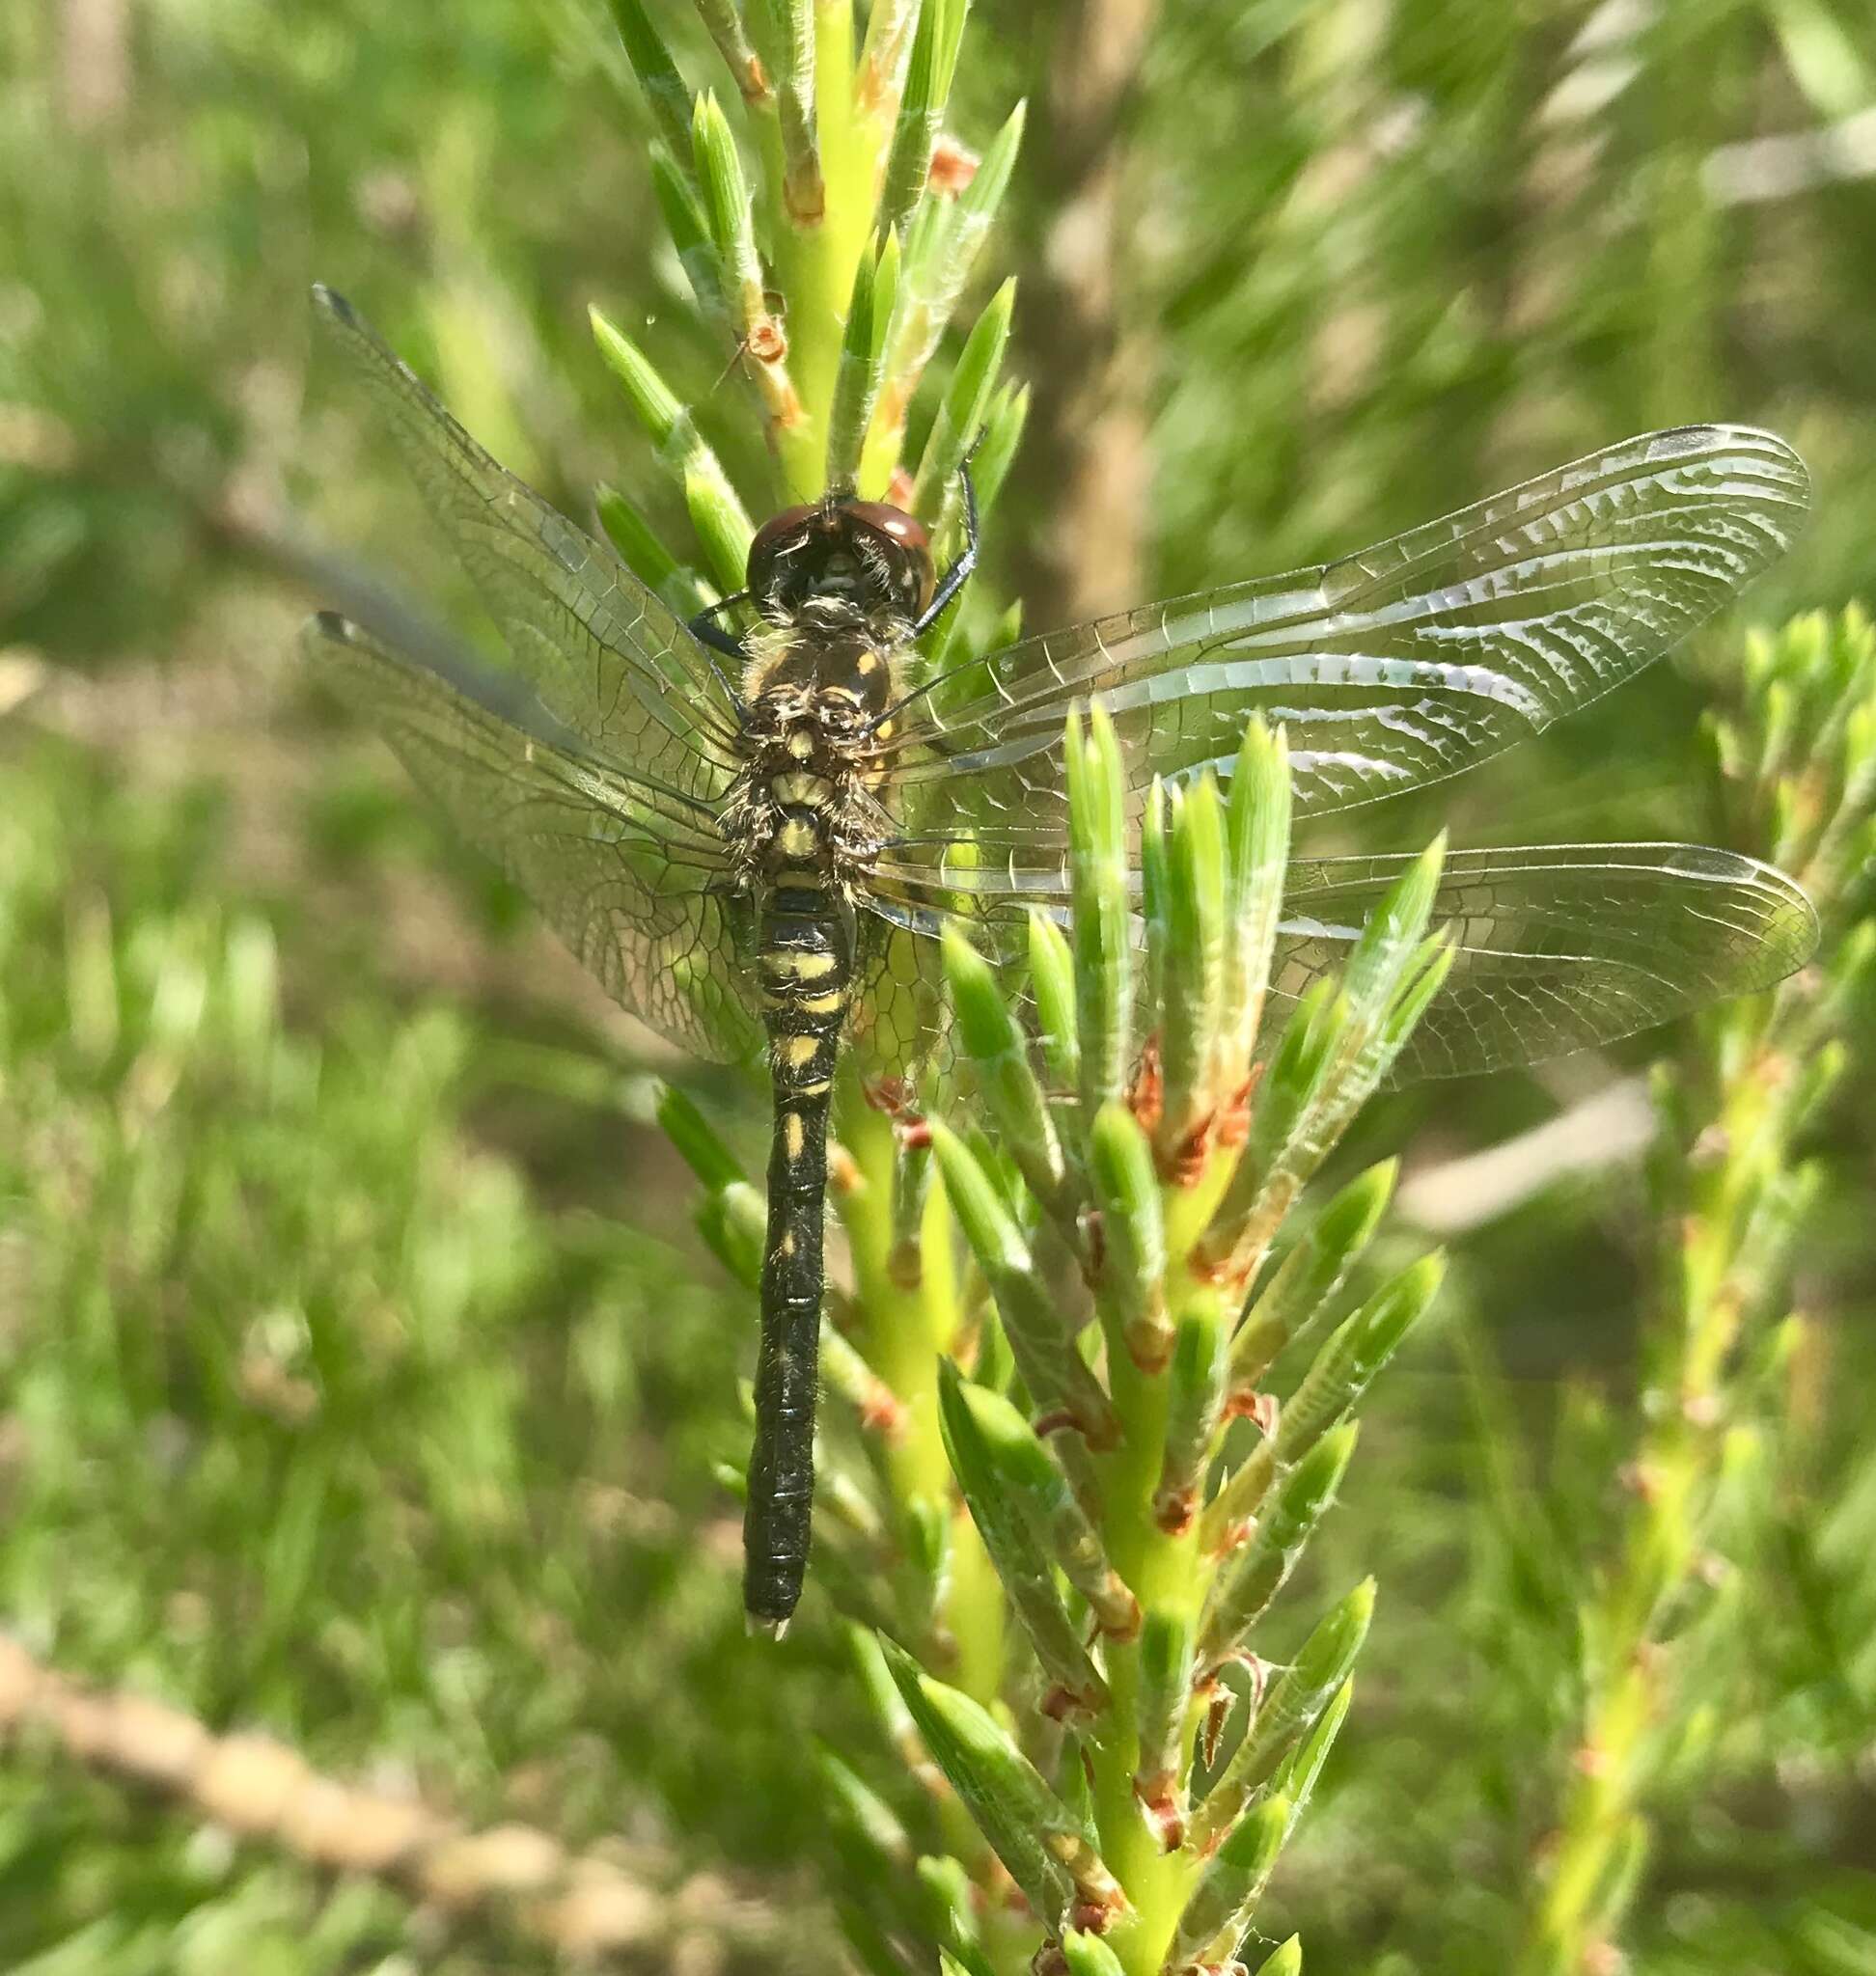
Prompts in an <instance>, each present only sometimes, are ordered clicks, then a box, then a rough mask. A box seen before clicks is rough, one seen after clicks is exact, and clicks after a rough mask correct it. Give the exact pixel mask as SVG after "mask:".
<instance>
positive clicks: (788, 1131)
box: [782, 1111, 808, 1252]
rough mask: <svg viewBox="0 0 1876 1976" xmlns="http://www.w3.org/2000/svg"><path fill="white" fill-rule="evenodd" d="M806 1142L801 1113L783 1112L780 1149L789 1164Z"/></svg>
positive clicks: (793, 1160)
mask: <svg viewBox="0 0 1876 1976" xmlns="http://www.w3.org/2000/svg"><path fill="white" fill-rule="evenodd" d="M807 1143H808V1128H807V1127H806V1126H805V1125H803V1124H802V1122H801V1113H800V1112H799V1111H789V1112H786V1113H785V1114H784V1116H783V1119H782V1150H783V1151H784V1152H785V1153H786V1155H787V1157H788V1161H789V1163H790V1165H792V1164H793V1163H794V1162H795V1161H796V1160H798V1159H800V1158H801V1149H802V1147H803V1146H805V1145H806V1144H807ZM788 1241H789V1242H790V1243H792V1242H793V1241H794V1237H793V1236H792V1235H790V1236H789V1237H788ZM790 1252H792V1251H790Z"/></svg>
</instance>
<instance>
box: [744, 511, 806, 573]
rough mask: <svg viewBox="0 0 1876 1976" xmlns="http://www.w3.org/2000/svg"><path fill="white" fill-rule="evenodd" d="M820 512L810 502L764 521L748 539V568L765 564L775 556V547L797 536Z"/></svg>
mask: <svg viewBox="0 0 1876 1976" xmlns="http://www.w3.org/2000/svg"><path fill="white" fill-rule="evenodd" d="M819 512H820V509H819V508H816V507H815V506H814V504H813V503H812V502H811V503H809V504H807V505H806V506H804V507H801V508H784V509H783V510H782V512H781V513H780V514H778V515H775V516H774V517H773V518H772V519H770V520H768V521H765V522H764V523H763V524H762V525H761V527H760V528H759V529H758V530H757V531H756V533H755V535H753V536H752V537H751V538H750V544H749V567H750V568H751V569H754V568H755V567H756V565H757V563H767V562H768V560H769V559H770V558H771V557H772V556H773V555H774V554H775V550H776V545H777V544H778V543H780V542H782V541H784V540H785V539H786V537H787V536H789V535H798V534H799V533H800V531H801V530H802V529H803V528H804V527H806V525H807V524H808V523H809V522H811V521H813V520H814V517H815V515H817V514H818V513H819Z"/></svg>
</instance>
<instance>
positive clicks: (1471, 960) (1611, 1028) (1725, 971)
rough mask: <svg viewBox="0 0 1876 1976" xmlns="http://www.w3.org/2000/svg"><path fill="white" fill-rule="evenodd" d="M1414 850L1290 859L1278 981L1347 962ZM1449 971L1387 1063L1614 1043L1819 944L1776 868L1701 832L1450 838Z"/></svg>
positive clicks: (1423, 1071)
mask: <svg viewBox="0 0 1876 1976" xmlns="http://www.w3.org/2000/svg"><path fill="white" fill-rule="evenodd" d="M1408 862H1409V861H1408V860H1407V859H1405V858H1325V859H1311V860H1304V861H1299V862H1298V863H1297V864H1293V865H1292V866H1291V868H1290V882H1289V887H1288V891H1287V892H1286V893H1285V898H1284V914H1285V919H1284V923H1283V930H1282V933H1281V935H1280V937H1279V943H1278V950H1277V956H1276V960H1275V962H1274V964H1273V970H1272V976H1273V978H1272V985H1273V987H1274V989H1275V990H1276V992H1277V993H1278V994H1279V995H1280V996H1283V997H1285V998H1288V997H1294V996H1296V995H1299V994H1301V993H1302V992H1303V991H1304V989H1306V988H1307V987H1308V986H1309V984H1310V981H1312V980H1313V979H1315V978H1316V977H1317V976H1318V975H1319V974H1322V973H1324V972H1325V971H1329V970H1339V969H1340V967H1341V966H1342V965H1343V963H1344V962H1345V960H1346V959H1347V956H1348V952H1349V949H1350V948H1351V947H1352V946H1353V945H1354V943H1355V941H1356V939H1357V938H1358V937H1359V936H1360V933H1361V929H1362V925H1363V922H1364V921H1365V920H1366V918H1367V916H1368V914H1369V913H1370V912H1371V911H1372V910H1373V909H1374V907H1375V906H1376V905H1377V904H1379V902H1380V900H1381V898H1382V896H1383V894H1384V893H1385V892H1387V890H1388V888H1389V887H1390V886H1392V885H1393V883H1394V881H1395V880H1396V879H1397V878H1398V877H1399V876H1400V873H1401V871H1402V869H1403V868H1404V867H1405V865H1406V864H1407V863H1408ZM1433 919H1434V921H1435V923H1436V924H1442V923H1443V924H1445V925H1446V926H1447V927H1448V928H1449V930H1450V931H1451V933H1452V936H1453V938H1454V940H1455V942H1456V944H1457V948H1458V951H1457V954H1456V956H1455V958H1454V962H1453V968H1452V973H1451V974H1449V975H1448V979H1447V983H1446V986H1445V988H1444V989H1443V990H1442V992H1441V993H1440V995H1439V997H1438V998H1437V999H1436V1000H1435V1002H1433V1004H1432V1006H1431V1007H1430V1008H1429V1009H1428V1010H1427V1013H1426V1015H1425V1017H1424V1019H1423V1020H1422V1021H1421V1024H1420V1026H1419V1028H1418V1029H1416V1030H1415V1031H1414V1034H1413V1036H1412V1037H1411V1038H1410V1039H1409V1041H1408V1044H1407V1048H1406V1050H1405V1051H1404V1052H1403V1053H1402V1056H1401V1057H1400V1058H1399V1059H1398V1060H1397V1062H1396V1064H1395V1067H1394V1076H1395V1078H1396V1080H1399V1081H1407V1080H1412V1079H1418V1078H1428V1077H1461V1076H1465V1075H1467V1074H1469V1073H1471V1072H1474V1071H1484V1070H1498V1069H1502V1068H1504V1067H1505V1066H1507V1065H1511V1064H1520V1063H1531V1062H1535V1061H1537V1060H1539V1059H1540V1058H1543V1057H1561V1056H1565V1055H1567V1054H1568V1053H1569V1052H1570V1051H1572V1050H1584V1049H1588V1048H1590V1047H1592V1046H1594V1045H1597V1044H1602V1043H1612V1042H1614V1041H1615V1040H1616V1039H1617V1038H1618V1037H1621V1036H1627V1035H1631V1034H1633V1033H1634V1032H1635V1031H1636V1030H1638V1029H1651V1028H1653V1027H1654V1026H1655V1025H1656V1024H1657V1023H1663V1022H1667V1021H1669V1020H1670V1019H1671V1018H1672V1017H1675V1016H1679V1015H1685V1014H1686V1013H1687V1012H1688V1011H1689V1010H1691V1009H1695V1008H1698V1007H1700V1006H1702V1005H1703V1004H1705V1003H1707V1002H1719V1001H1723V1000H1724V999H1725V998H1726V997H1728V996H1732V995H1745V994H1750V993H1752V992H1753V991H1755V990H1757V989H1761V988H1769V987H1771V986H1772V985H1773V984H1774V983H1775V982H1778V981H1781V980H1783V979H1784V977H1785V976H1786V975H1787V974H1791V973H1793V972H1794V971H1795V970H1796V969H1798V968H1800V967H1802V966H1803V965H1804V963H1805V962H1806V961H1807V960H1808V959H1809V957H1810V955H1811V953H1812V951H1813V949H1814V948H1815V947H1816V945H1817V915H1816V914H1815V912H1813V910H1812V908H1811V903H1810V901H1809V899H1807V897H1806V896H1805V894H1804V892H1802V891H1801V890H1800V889H1799V888H1798V887H1797V886H1796V885H1794V884H1793V883H1792V881H1791V880H1790V879H1789V878H1787V877H1786V876H1785V875H1784V873H1783V872H1781V871H1778V870H1775V869H1774V868H1773V867H1772V866H1771V865H1769V864H1760V863H1759V862H1758V861H1757V860H1756V859H1754V858H1747V857H1743V856H1741V855H1740V854H1739V853H1737V852H1734V851H1720V850H1712V849H1708V848H1705V847H1703V846H1699V845H1695V844H1561V845H1542V846H1537V847H1533V848H1531V849H1528V850H1523V849H1520V850H1479V851H1452V852H1449V853H1448V856H1447V861H1446V865H1445V868H1444V870H1443V872H1442V875H1441V882H1440V889H1439V892H1438V895H1437V896H1436V898H1435V900H1434V905H1433Z"/></svg>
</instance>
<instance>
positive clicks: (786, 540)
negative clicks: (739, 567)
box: [748, 494, 932, 624]
mask: <svg viewBox="0 0 1876 1976" xmlns="http://www.w3.org/2000/svg"><path fill="white" fill-rule="evenodd" d="M748 581H749V593H750V595H751V597H752V598H753V599H754V600H755V604H756V608H757V609H758V610H759V612H760V613H761V614H762V616H763V617H766V618H767V619H768V620H769V621H770V623H772V624H773V623H786V622H788V621H791V620H792V619H793V618H794V617H797V616H798V615H799V614H800V613H801V612H802V611H803V610H804V609H805V608H806V607H807V606H808V605H810V604H813V603H816V602H819V603H826V604H833V605H838V606H841V607H842V608H843V609H844V610H845V611H850V612H852V613H854V614H856V615H857V616H858V617H860V618H862V619H864V620H871V619H874V618H878V617H898V618H913V617H917V616H918V615H919V613H920V612H921V611H922V610H923V609H924V605H925V603H926V601H927V600H928V599H929V597H930V595H931V588H932V574H931V537H930V535H928V534H927V533H926V531H925V528H924V524H923V523H922V522H920V521H918V520H916V519H915V518H914V517H913V516H912V515H909V514H907V513H906V512H905V510H904V509H903V508H894V507H892V506H890V505H889V504H888V503H886V502H884V501H860V500H856V499H855V498H854V497H853V496H852V495H850V494H829V495H827V496H825V497H824V498H823V499H821V500H819V501H816V502H813V503H811V504H809V505H807V506H805V507H801V508H785V509H784V510H783V511H782V513H780V514H778V515H777V516H776V517H775V518H774V520H773V521H769V522H765V523H763V525H762V526H761V527H760V528H759V529H758V530H757V532H756V538H755V540H754V541H753V542H751V543H750V545H749V578H748Z"/></svg>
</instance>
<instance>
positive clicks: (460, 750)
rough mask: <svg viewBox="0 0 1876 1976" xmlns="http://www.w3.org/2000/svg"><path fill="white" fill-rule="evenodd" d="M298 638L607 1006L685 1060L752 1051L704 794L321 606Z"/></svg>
mask: <svg viewBox="0 0 1876 1976" xmlns="http://www.w3.org/2000/svg"><path fill="white" fill-rule="evenodd" d="M303 644H304V646H305V649H306V652H307V654H308V656H309V658H310V659H312V660H313V662H314V663H315V664H316V665H317V668H318V671H319V673H320V675H321V676H322V677H323V678H324V679H326V680H327V681H328V682H329V683H330V684H331V685H332V686H333V687H334V688H335V690H336V691H337V692H338V693H339V695H340V697H341V698H342V699H343V700H345V702H346V703H347V704H348V705H349V706H351V707H352V708H353V709H354V710H355V711H356V712H357V713H358V714H360V715H361V716H362V717H363V718H364V719H365V720H367V721H368V722H370V724H371V725H372V726H373V727H376V728H377V729H378V730H379V731H380V732H381V733H382V734H383V735H384V737H385V739H386V740H388V741H389V742H390V744H391V746H392V748H393V749H394V750H395V751H396V753H397V754H398V755H399V757H400V759H401V760H402V762H403V764H404V766H405V767H406V768H407V769H408V770H409V771H410V774H411V775H412V777H413V778H414V779H415V780H416V781H417V782H418V783H419V784H420V785H421V786H422V787H423V788H424V789H425V790H427V791H428V793H429V794H430V795H431V796H433V797H434V798H435V799H436V800H437V801H438V802H439V803H440V804H441V805H442V807H443V809H444V810H446V811H447V812H448V814H449V816H450V818H451V820H452V822H454V823H455V826H456V828H457V829H458V830H459V831H460V832H461V833H462V835H463V836H464V837H467V838H468V839H469V841H470V842H471V843H473V844H475V845H476V846H477V848H478V849H480V850H482V851H483V853H485V854H486V855H487V856H488V857H489V858H490V859H492V860H493V861H494V862H495V863H496V864H499V865H500V866H501V867H502V869H503V870H504V871H505V872H507V873H508V875H509V876H510V878H512V879H513V880H514V882H515V884H517V885H518V886H519V887H520V888H521V890H522V891H523V892H526V893H527V894H528V896H529V897H530V898H531V899H532V900H533V901H534V902H535V904H536V905H537V906H538V908H539V910H540V912H541V914H542V916H543V917H544V918H545V919H546V920H547V922H548V923H549V924H550V925H551V926H552V927H553V929H554V930H555V932H556V933H558V934H559V935H560V937H561V939H562V940H563V941H565V942H566V945H567V947H570V948H571V949H572V951H573V953H574V954H575V955H576V956H577V958H578V959H579V960H580V961H581V963H582V964H583V965H584V966H585V967H586V968H587V969H588V970H589V971H590V972H591V973H592V974H593V975H594V976H595V977H596V978H597V979H598V980H599V982H600V983H601V985H602V986H603V987H604V988H605V989H606V991H607V993H608V994H609V995H611V996H612V998H613V1000H614V1001H615V1002H619V1003H620V1005H621V1007H623V1008H626V1009H629V1010H630V1011H631V1012H632V1013H633V1014H634V1015H636V1016H639V1017H641V1018H642V1019H643V1020H644V1021H645V1022H647V1023H648V1024H649V1025H650V1027H651V1028H652V1029H656V1030H658V1031H659V1033H660V1034H662V1035H664V1036H667V1037H669V1038H670V1040H671V1041H672V1042H674V1043H676V1044H678V1045H680V1046H681V1047H682V1048H684V1049H685V1050H688V1051H690V1052H691V1053H692V1054H693V1055H695V1056H698V1057H711V1058H715V1059H719V1060H723V1059H729V1058H733V1057H744V1056H746V1055H748V1054H749V1053H750V1051H751V1050H753V1048H754V1047H755V1045H756V1043H757V1041H758V1039H759V1034H760V1030H759V1025H758V1023H757V1021H756V1019H755V1017H754V1015H753V1014H752V1013H751V1010H750V1007H749V1004H748V1000H747V993H746V989H745V986H744V972H743V970H742V969H740V968H739V967H738V966H737V962H736V956H737V952H738V949H739V947H740V945H741V944H742V939H743V935H744V932H745V929H744V928H743V927H742V926H741V925H740V923H739V917H740V906H739V902H738V901H737V900H736V899H735V898H734V897H733V896H732V895H731V892H730V891H729V889H728V886H727V879H728V870H727V866H726V863H725V859H724V855H723V853H724V846H723V842H722V839H721V838H720V837H718V836H717V834H716V831H715V826H714V823H713V820H712V818H711V815H710V812H709V810H708V809H707V808H706V807H705V806H704V805H703V804H701V803H699V802H697V801H696V800H695V799H693V798H691V797H688V796H685V795H683V794H682V793H680V792H678V791H676V790H673V789H670V788H667V787H665V786H663V785H661V784H658V783H655V782H649V781H647V780H645V779H643V778H641V777H638V776H635V775H632V774H630V773H629V772H627V771H624V770H621V769H619V768H616V767H614V766H612V765H611V764H609V763H607V762H605V761H604V760H602V759H601V758H599V757H598V756H596V755H593V753H591V752H590V751H589V750H587V749H586V748H585V747H584V745H583V744H582V742H581V740H580V738H579V737H578V736H577V735H576V734H574V733H573V732H571V730H569V729H568V728H567V727H565V725H564V724H562V723H561V722H560V721H558V720H557V719H556V718H555V716H554V715H553V714H552V713H551V712H550V711H548V710H546V709H543V708H540V707H538V705H536V704H535V703H534V702H533V701H532V700H531V698H530V697H529V696H527V695H525V694H524V693H523V692H522V691H521V689H520V688H519V687H518V684H517V683H515V682H512V681H510V679H509V678H508V677H507V676H506V675H502V676H493V675H490V674H488V673H487V672H485V671H484V670H483V669H482V668H480V667H478V666H477V665H476V664H475V663H474V662H473V661H472V660H469V659H467V658H466V657H465V658H464V659H462V660H461V661H460V662H459V663H447V662H445V661H442V660H438V659H423V660H419V659H416V658H412V657H410V656H408V655H407V654H405V653H403V652H400V651H398V650H396V649H394V648H393V647H391V646H389V645H383V644H380V643H379V642H378V641H377V640H375V639H373V638H372V637H371V636H370V635H369V634H368V633H366V632H365V631H363V630H361V629H360V628H359V627H358V626H357V625H355V624H352V623H349V622H348V621H347V620H346V619H345V618H343V617H335V616H333V615H331V614H330V613H325V614H322V615H321V616H319V617H316V618H314V619H313V620H312V621H311V622H310V623H309V624H308V625H307V627H306V631H305V633H304V635H303Z"/></svg>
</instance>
